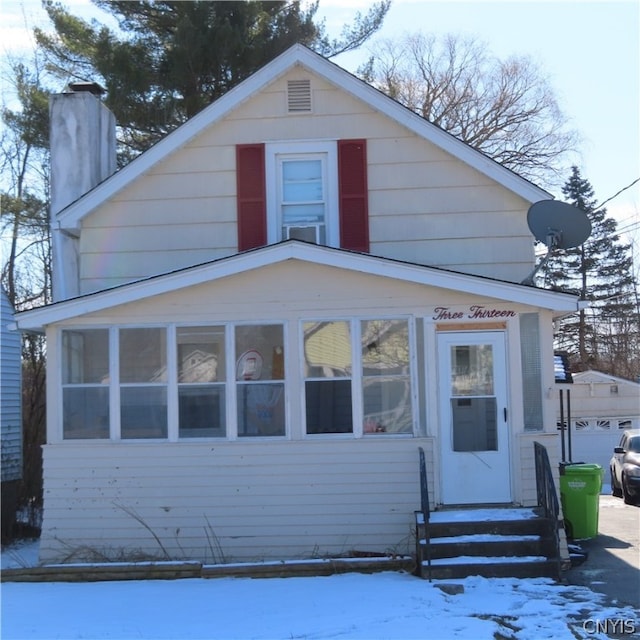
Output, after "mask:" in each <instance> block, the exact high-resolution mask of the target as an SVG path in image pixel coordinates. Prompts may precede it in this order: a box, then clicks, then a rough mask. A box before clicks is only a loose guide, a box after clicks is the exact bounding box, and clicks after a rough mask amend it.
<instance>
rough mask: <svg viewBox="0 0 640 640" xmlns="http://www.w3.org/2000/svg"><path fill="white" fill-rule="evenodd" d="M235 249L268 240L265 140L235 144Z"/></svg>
mask: <svg viewBox="0 0 640 640" xmlns="http://www.w3.org/2000/svg"><path fill="white" fill-rule="evenodd" d="M236 183H237V190H238V191H237V192H238V250H239V251H245V250H247V249H254V248H255V247H262V246H264V245H266V244H267V206H266V196H265V177H264V144H239V145H237V146H236Z"/></svg>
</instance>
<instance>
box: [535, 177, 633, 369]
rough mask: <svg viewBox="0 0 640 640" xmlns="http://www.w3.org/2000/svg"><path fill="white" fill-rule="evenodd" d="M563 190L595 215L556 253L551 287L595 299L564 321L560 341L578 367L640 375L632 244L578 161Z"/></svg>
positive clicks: (549, 273) (547, 272) (550, 266)
mask: <svg viewBox="0 0 640 640" xmlns="http://www.w3.org/2000/svg"><path fill="white" fill-rule="evenodd" d="M562 193H563V194H564V195H565V197H566V201H567V202H568V203H569V204H572V205H573V206H575V207H578V208H580V209H582V210H583V211H584V212H585V213H586V214H587V215H588V216H589V219H590V221H591V226H592V231H591V236H590V237H589V239H588V240H587V241H586V242H585V243H584V244H582V245H580V246H579V247H576V248H574V249H567V250H564V251H562V252H560V253H558V254H557V255H555V256H552V257H551V258H550V259H549V261H548V262H547V264H546V266H545V268H544V269H543V275H544V284H545V286H546V287H550V288H552V289H557V290H562V291H566V292H568V293H573V294H575V295H578V296H579V297H580V299H582V300H585V301H586V302H587V303H588V305H589V306H588V308H587V309H582V310H580V311H579V312H577V314H573V315H571V316H569V317H567V318H564V319H562V320H561V321H560V324H559V327H558V331H557V343H558V347H559V348H561V349H563V350H565V351H568V352H569V354H570V359H571V363H572V365H573V367H574V369H575V370H583V369H599V370H602V371H605V372H607V373H611V374H612V375H619V376H621V377H628V378H635V377H636V376H637V375H638V374H639V373H640V370H638V364H637V356H638V344H639V333H638V329H639V320H640V314H639V312H638V303H637V286H636V285H637V283H636V280H635V277H634V275H633V258H632V255H631V247H630V245H628V244H624V243H623V242H622V241H621V239H620V236H619V235H618V233H617V222H616V221H615V219H613V218H612V217H610V216H608V215H607V211H606V209H603V208H597V204H596V200H595V198H594V192H593V188H592V187H591V184H590V183H589V182H588V181H587V180H585V179H584V178H582V177H581V175H580V171H579V170H578V168H577V167H575V166H574V167H573V168H572V173H571V177H570V178H569V180H567V182H566V183H565V185H564V187H563V188H562Z"/></svg>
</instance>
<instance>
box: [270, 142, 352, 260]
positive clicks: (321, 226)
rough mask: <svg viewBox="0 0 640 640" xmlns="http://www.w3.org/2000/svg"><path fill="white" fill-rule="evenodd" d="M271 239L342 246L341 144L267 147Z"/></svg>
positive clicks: (321, 143)
mask: <svg viewBox="0 0 640 640" xmlns="http://www.w3.org/2000/svg"><path fill="white" fill-rule="evenodd" d="M265 161H266V178H267V180H266V191H267V238H268V241H269V243H273V242H280V241H281V240H289V239H296V240H304V241H306V242H313V243H315V244H323V245H329V246H335V247H337V246H339V244H340V237H339V234H340V230H339V225H338V202H337V192H338V188H337V178H338V176H337V171H338V169H337V154H336V146H335V143H326V142H320V143H318V142H309V143H306V142H305V143H286V144H269V145H267V148H266V158H265Z"/></svg>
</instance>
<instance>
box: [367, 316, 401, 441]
mask: <svg viewBox="0 0 640 640" xmlns="http://www.w3.org/2000/svg"><path fill="white" fill-rule="evenodd" d="M361 344H362V397H363V413H364V422H363V425H364V426H363V431H364V434H365V435H369V434H380V433H411V432H412V431H413V415H412V411H411V376H410V368H409V363H410V355H409V323H408V322H407V321H406V320H365V321H363V322H362V323H361Z"/></svg>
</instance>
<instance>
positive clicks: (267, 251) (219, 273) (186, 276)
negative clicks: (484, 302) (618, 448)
mask: <svg viewBox="0 0 640 640" xmlns="http://www.w3.org/2000/svg"><path fill="white" fill-rule="evenodd" d="M289 260H297V261H300V262H304V263H307V264H312V265H319V266H328V267H335V268H338V269H345V270H348V271H352V272H356V273H364V274H367V275H373V276H380V277H384V278H391V279H395V280H400V281H403V282H409V283H415V284H420V285H424V286H428V287H437V288H441V289H448V290H453V291H457V292H460V293H468V294H473V295H475V296H484V297H490V298H493V299H495V300H501V301H504V302H510V303H518V304H524V305H529V306H532V307H538V308H541V309H546V310H549V311H553V312H556V313H560V314H568V313H573V312H575V311H576V310H577V309H578V298H577V296H573V295H569V294H565V293H558V292H554V291H547V290H544V289H537V288H535V287H531V286H526V285H520V284H514V283H510V282H504V281H502V280H494V279H491V278H483V277H480V276H472V275H467V274H463V273H457V272H454V271H447V270H444V269H439V268H436V267H425V266H423V265H418V264H414V263H409V262H402V261H398V260H391V259H389V258H380V257H376V256H372V255H369V254H364V253H357V252H352V251H345V250H343V249H334V248H329V247H323V246H318V245H314V244H308V243H304V242H299V241H297V240H288V241H286V242H281V243H279V244H274V245H270V246H266V247H262V248H260V249H253V250H251V251H246V252H243V253H238V254H235V255H233V256H230V257H227V258H221V259H219V260H215V261H212V262H207V263H205V264H201V265H197V266H193V267H188V268H185V269H180V270H179V271H173V272H170V273H167V274H164V275H159V276H154V277H151V278H145V279H144V280H138V281H136V282H132V283H129V284H125V285H121V286H118V287H114V288H112V289H106V290H103V291H99V292H96V293H91V294H87V295H83V296H79V297H77V298H72V299H70V300H65V301H62V302H56V303H54V304H50V305H47V306H44V307H40V308H37V309H32V310H29V311H23V312H21V313H18V314H16V316H15V320H16V328H18V329H20V330H23V331H41V330H43V328H44V327H46V326H47V325H49V324H52V323H56V322H64V321H67V320H70V319H72V318H76V317H80V316H83V315H85V314H89V313H93V312H99V311H104V310H105V309H109V308H111V307H115V306H117V305H122V304H127V303H129V302H139V301H141V300H145V299H147V298H150V297H152V296H157V295H162V294H165V293H171V292H173V291H178V290H180V289H184V288H187V287H191V286H194V285H199V284H204V283H207V282H214V281H216V280H220V279H222V278H226V277H229V276H234V275H237V274H241V273H246V272H249V271H252V270H255V269H260V268H262V267H267V266H270V265H275V264H278V263H283V262H286V261H289Z"/></svg>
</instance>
